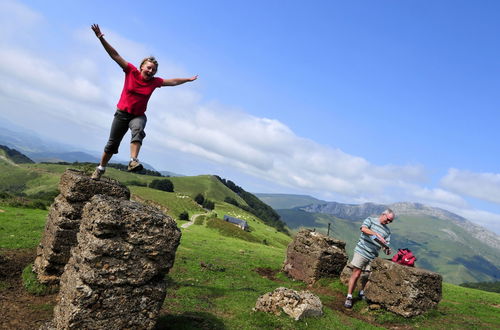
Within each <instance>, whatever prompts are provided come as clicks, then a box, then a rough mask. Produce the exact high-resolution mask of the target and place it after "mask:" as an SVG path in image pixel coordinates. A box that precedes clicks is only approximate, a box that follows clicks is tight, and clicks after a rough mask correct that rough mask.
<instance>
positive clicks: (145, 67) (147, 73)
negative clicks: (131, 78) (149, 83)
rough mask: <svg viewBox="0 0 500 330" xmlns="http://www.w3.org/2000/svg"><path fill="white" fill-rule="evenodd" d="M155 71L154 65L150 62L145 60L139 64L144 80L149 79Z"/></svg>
mask: <svg viewBox="0 0 500 330" xmlns="http://www.w3.org/2000/svg"><path fill="white" fill-rule="evenodd" d="M155 73H156V65H155V64H154V63H152V62H149V61H146V62H144V63H143V64H142V65H141V75H142V78H143V79H144V80H150V79H152V78H153V77H154V75H155Z"/></svg>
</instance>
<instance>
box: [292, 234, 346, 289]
mask: <svg viewBox="0 0 500 330" xmlns="http://www.w3.org/2000/svg"><path fill="white" fill-rule="evenodd" d="M346 263H347V254H346V252H345V242H343V241H340V240H337V239H334V238H332V237H328V236H325V235H322V234H320V233H317V232H314V231H311V230H309V229H303V230H301V231H299V232H298V233H297V235H296V236H295V239H294V240H293V241H292V242H291V243H290V244H289V245H288V249H287V255H286V259H285V264H284V266H283V271H285V272H286V273H287V274H288V275H289V276H291V277H293V278H295V279H297V280H301V281H304V282H306V283H313V282H315V281H317V280H318V279H320V278H322V277H338V276H339V275H340V273H341V272H342V269H343V268H344V266H345V265H346Z"/></svg>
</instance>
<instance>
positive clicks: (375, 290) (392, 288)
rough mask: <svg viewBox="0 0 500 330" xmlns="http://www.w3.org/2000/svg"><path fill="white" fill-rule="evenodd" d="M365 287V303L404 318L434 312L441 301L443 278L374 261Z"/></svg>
mask: <svg viewBox="0 0 500 330" xmlns="http://www.w3.org/2000/svg"><path fill="white" fill-rule="evenodd" d="M371 268H372V271H371V274H370V278H369V280H368V283H367V284H366V287H365V296H366V299H367V300H368V301H369V302H371V303H376V304H378V305H381V306H382V307H383V308H385V309H387V310H390V311H392V312H394V313H396V314H399V315H402V316H404V317H412V316H416V315H419V314H422V313H424V312H426V311H427V310H429V309H431V308H434V307H435V306H436V305H437V304H438V303H439V301H440V300H441V294H442V282H443V278H442V276H441V275H440V274H438V273H434V272H430V271H428V270H425V269H421V268H416V267H408V266H403V265H399V264H397V263H394V262H392V261H390V260H384V259H380V258H376V259H375V260H374V261H373V262H372V263H371Z"/></svg>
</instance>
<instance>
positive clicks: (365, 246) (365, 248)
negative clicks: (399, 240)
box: [354, 217, 391, 260]
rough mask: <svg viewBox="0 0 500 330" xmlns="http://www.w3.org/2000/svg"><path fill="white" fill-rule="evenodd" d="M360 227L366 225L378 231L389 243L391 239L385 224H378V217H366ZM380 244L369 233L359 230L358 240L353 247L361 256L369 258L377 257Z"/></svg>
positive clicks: (389, 231)
mask: <svg viewBox="0 0 500 330" xmlns="http://www.w3.org/2000/svg"><path fill="white" fill-rule="evenodd" d="M361 227H367V228H368V229H371V230H373V231H374V232H377V233H379V234H380V235H381V236H382V237H383V238H384V239H385V240H386V241H387V244H389V241H390V239H391V230H390V229H389V227H387V226H386V225H382V224H380V220H379V218H378V217H376V218H372V217H369V218H366V219H365V221H363V224H362V225H361ZM381 247H382V246H381V245H380V244H378V243H377V242H375V241H374V240H373V239H372V238H371V237H370V235H367V234H365V233H363V232H361V236H360V237H359V242H358V244H357V245H356V248H355V249H354V252H357V253H359V254H361V255H362V256H363V257H365V258H368V259H370V260H373V259H375V258H376V257H378V252H379V250H380V248H381Z"/></svg>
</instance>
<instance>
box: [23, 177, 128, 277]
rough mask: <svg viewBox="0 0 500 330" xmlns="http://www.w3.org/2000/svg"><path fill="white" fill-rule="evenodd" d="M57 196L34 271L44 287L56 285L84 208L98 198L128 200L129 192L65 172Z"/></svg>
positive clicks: (115, 184) (109, 181)
mask: <svg viewBox="0 0 500 330" xmlns="http://www.w3.org/2000/svg"><path fill="white" fill-rule="evenodd" d="M59 190H60V192H61V193H60V194H59V195H58V196H57V197H56V198H55V200H54V203H53V204H52V206H51V207H50V211H49V214H48V216H47V222H46V224H45V231H44V233H43V236H42V239H41V241H40V244H39V245H38V248H37V256H36V258H35V262H34V266H33V271H34V272H35V273H36V274H37V277H38V280H39V281H40V282H41V283H44V284H57V283H59V278H60V276H61V274H62V273H63V271H64V266H65V265H66V263H67V262H68V259H69V256H70V250H71V248H72V247H73V246H75V245H76V234H77V233H78V230H79V228H80V221H81V215H82V210H83V206H84V205H85V203H86V202H88V201H89V200H90V198H91V197H92V196H94V195H97V194H103V195H108V196H113V197H116V198H121V199H129V198H130V191H129V190H128V188H127V187H125V186H124V185H122V184H121V183H119V182H118V181H115V180H112V179H107V178H103V179H101V180H99V181H96V180H92V179H91V178H90V177H89V176H87V175H85V174H84V173H83V172H81V171H77V170H72V169H68V170H66V171H65V172H64V173H63V175H62V176H61V179H60V182H59Z"/></svg>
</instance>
